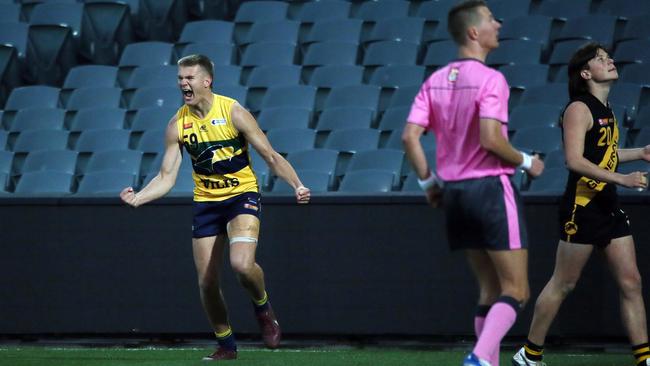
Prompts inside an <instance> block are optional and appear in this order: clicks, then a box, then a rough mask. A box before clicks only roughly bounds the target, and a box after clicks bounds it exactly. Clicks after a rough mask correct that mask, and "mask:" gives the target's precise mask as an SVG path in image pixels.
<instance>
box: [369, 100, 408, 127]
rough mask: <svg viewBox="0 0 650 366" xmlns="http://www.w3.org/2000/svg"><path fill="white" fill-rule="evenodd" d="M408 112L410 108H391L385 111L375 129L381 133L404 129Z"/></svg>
mask: <svg viewBox="0 0 650 366" xmlns="http://www.w3.org/2000/svg"><path fill="white" fill-rule="evenodd" d="M410 111H411V107H410V106H401V107H391V108H388V109H386V111H384V114H383V115H382V116H381V119H380V120H379V126H377V129H379V130H380V131H382V132H383V131H393V130H396V129H402V128H404V125H405V124H406V119H407V117H408V115H409V112H410Z"/></svg>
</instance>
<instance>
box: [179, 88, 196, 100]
mask: <svg viewBox="0 0 650 366" xmlns="http://www.w3.org/2000/svg"><path fill="white" fill-rule="evenodd" d="M181 91H182V92H183V101H185V102H186V103H187V102H189V101H191V100H192V99H194V92H193V91H192V89H191V88H190V87H183V88H181Z"/></svg>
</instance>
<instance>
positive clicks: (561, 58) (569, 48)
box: [548, 39, 589, 66]
mask: <svg viewBox="0 0 650 366" xmlns="http://www.w3.org/2000/svg"><path fill="white" fill-rule="evenodd" d="M587 42H589V41H586V40H584V39H572V40H566V41H561V42H556V43H555V44H554V45H553V51H552V52H551V57H550V59H549V61H548V64H549V65H550V66H555V65H567V64H568V63H569V60H570V59H571V56H572V55H573V53H574V52H575V51H576V50H577V49H578V48H580V47H581V46H583V45H584V44H586V43H587Z"/></svg>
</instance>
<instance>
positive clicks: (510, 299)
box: [402, 0, 544, 366]
mask: <svg viewBox="0 0 650 366" xmlns="http://www.w3.org/2000/svg"><path fill="white" fill-rule="evenodd" d="M448 27H449V32H450V34H451V35H452V37H453V38H454V41H455V42H456V43H457V44H458V56H459V58H458V59H457V60H454V61H452V62H450V63H449V64H448V65H447V66H445V67H443V68H441V69H439V70H437V71H436V72H434V73H433V74H432V75H431V76H430V77H429V79H428V80H426V81H425V82H424V84H423V85H422V88H421V89H420V91H419V93H418V94H417V96H416V97H415V101H414V102H413V106H412V107H411V112H410V114H409V116H408V121H407V123H406V127H405V129H404V134H403V136H402V140H403V143H404V148H405V150H406V154H407V156H408V158H409V160H410V162H411V164H412V166H413V168H414V170H415V172H416V173H417V175H418V177H419V183H420V186H421V187H422V189H423V190H424V191H425V194H426V197H427V200H428V201H429V203H430V204H431V205H432V206H434V207H437V206H439V205H441V206H442V207H443V208H444V210H445V213H446V216H447V233H448V238H449V245H450V247H451V249H452V250H457V249H462V250H463V251H464V252H465V254H466V257H467V259H468V261H469V264H470V267H471V268H472V271H473V273H474V275H475V277H476V279H477V281H478V284H479V288H480V295H479V299H478V307H477V311H476V314H475V316H474V326H475V327H474V328H475V332H476V336H477V338H478V341H477V343H476V345H475V347H474V349H473V350H472V352H471V353H470V354H469V355H468V356H467V357H466V358H465V359H464V360H463V363H462V365H464V366H474V365H479V366H486V365H492V366H494V365H498V364H499V348H500V344H501V339H502V338H503V337H504V336H505V335H506V333H507V332H508V330H510V328H511V327H512V325H513V324H514V322H515V320H516V317H517V312H518V311H519V310H520V308H521V307H523V305H524V304H525V303H526V301H527V300H528V297H529V288H528V251H527V237H526V228H525V224H524V220H523V214H522V208H521V203H520V198H519V194H518V192H517V189H516V187H515V186H514V185H513V184H512V182H511V180H510V177H511V176H512V174H513V173H514V171H515V169H517V168H520V169H524V170H525V171H527V173H528V174H529V175H530V176H532V177H536V176H538V175H540V174H541V173H542V171H543V170H544V163H543V162H542V161H541V160H540V159H539V158H538V157H536V156H530V155H528V154H526V153H524V152H521V151H517V150H516V149H515V148H513V147H512V145H511V144H510V142H509V141H508V134H507V130H508V129H507V124H508V97H509V95H510V93H509V88H508V83H507V82H506V80H505V78H504V76H503V75H502V74H501V73H500V72H499V71H497V70H494V69H492V68H490V67H488V66H486V65H485V59H486V57H487V55H488V53H489V52H490V51H491V50H493V49H495V48H497V47H498V46H499V39H498V35H499V28H501V25H500V24H499V22H497V21H496V20H495V19H494V16H493V15H492V13H491V12H490V9H489V8H488V7H487V5H486V3H485V1H483V0H468V1H464V2H462V3H459V4H458V5H456V6H454V7H453V8H452V9H451V10H450V11H449V15H448ZM427 131H430V132H433V133H434V135H435V137H436V145H437V148H436V166H437V172H432V171H431V169H430V167H429V166H428V164H427V160H426V158H425V154H424V151H423V149H422V145H421V143H420V137H421V136H422V134H423V133H425V132H427Z"/></svg>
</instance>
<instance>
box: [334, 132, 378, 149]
mask: <svg viewBox="0 0 650 366" xmlns="http://www.w3.org/2000/svg"><path fill="white" fill-rule="evenodd" d="M324 147H325V148H326V149H332V150H338V151H339V152H346V153H352V154H354V153H356V152H358V151H364V150H374V149H377V148H378V147H379V130H375V129H372V128H351V129H344V130H336V131H332V133H330V135H329V136H328V138H327V140H326V141H325V146H324Z"/></svg>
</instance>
